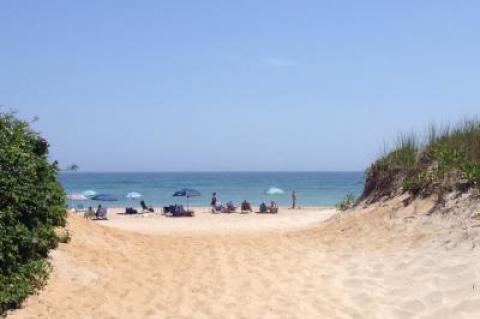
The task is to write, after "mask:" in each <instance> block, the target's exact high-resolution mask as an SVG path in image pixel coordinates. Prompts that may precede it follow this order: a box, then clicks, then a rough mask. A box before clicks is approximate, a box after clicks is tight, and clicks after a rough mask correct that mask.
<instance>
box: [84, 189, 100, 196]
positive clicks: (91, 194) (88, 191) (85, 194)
mask: <svg viewBox="0 0 480 319" xmlns="http://www.w3.org/2000/svg"><path fill="white" fill-rule="evenodd" d="M82 194H83V195H84V196H86V197H92V196H95V195H97V192H96V191H94V190H91V189H87V190H86V191H83V192H82Z"/></svg>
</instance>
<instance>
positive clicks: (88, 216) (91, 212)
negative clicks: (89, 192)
mask: <svg viewBox="0 0 480 319" xmlns="http://www.w3.org/2000/svg"><path fill="white" fill-rule="evenodd" d="M95 217H96V215H95V210H94V209H93V208H92V207H89V208H88V210H86V211H85V213H83V218H85V219H92V218H95Z"/></svg>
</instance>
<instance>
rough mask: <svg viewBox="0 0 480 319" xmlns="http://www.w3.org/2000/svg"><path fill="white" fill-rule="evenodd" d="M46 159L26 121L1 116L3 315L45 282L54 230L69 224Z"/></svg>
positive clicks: (54, 168) (0, 289) (52, 167)
mask: <svg viewBox="0 0 480 319" xmlns="http://www.w3.org/2000/svg"><path fill="white" fill-rule="evenodd" d="M47 155H48V143H47V141H46V140H44V139H42V138H41V137H40V136H39V135H38V134H37V133H36V132H34V131H33V130H32V129H31V128H30V127H29V124H28V123H27V122H24V121H21V120H18V119H16V118H15V117H14V115H12V114H10V113H0V314H2V313H4V312H5V311H6V310H7V309H9V308H12V307H17V306H19V304H20V302H21V301H22V299H23V298H25V297H26V296H27V295H28V294H29V293H31V292H32V291H33V290H34V289H35V288H36V287H38V286H39V284H40V283H41V282H42V281H43V280H44V278H45V277H46V274H47V273H48V271H47V266H46V263H45V261H44V258H45V257H47V254H48V251H49V250H50V249H52V248H54V247H55V246H56V244H57V242H58V238H57V236H56V235H55V232H54V227H55V226H62V225H65V215H66V210H65V194H64V192H63V189H62V187H61V185H60V183H59V182H58V180H57V164H56V163H53V164H50V163H49V162H48V160H47Z"/></svg>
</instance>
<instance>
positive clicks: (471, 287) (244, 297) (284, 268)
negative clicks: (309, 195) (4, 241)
mask: <svg viewBox="0 0 480 319" xmlns="http://www.w3.org/2000/svg"><path fill="white" fill-rule="evenodd" d="M412 207H413V208H409V209H404V210H392V207H380V208H378V209H369V210H366V211H360V212H356V213H353V214H350V215H348V216H343V217H341V218H339V219H337V220H334V221H331V222H329V223H327V224H322V225H318V223H319V222H321V221H322V220H324V219H325V218H328V217H330V216H331V212H323V213H322V212H319V211H318V210H315V211H309V210H305V211H301V212H295V213H298V214H299V215H300V217H296V218H299V219H301V218H302V217H301V216H303V214H305V216H306V217H305V218H306V220H307V221H305V223H299V224H297V225H295V227H293V229H290V228H285V227H284V228H282V227H280V226H279V225H285V222H286V220H288V218H290V217H289V215H288V214H293V213H294V212H285V213H284V214H286V215H285V216H282V214H279V215H278V216H268V217H264V216H262V217H259V216H258V215H253V214H252V215H250V216H221V217H220V216H212V215H210V214H205V216H203V217H200V216H198V222H199V223H200V224H202V225H203V223H204V222H205V223H207V224H208V222H209V221H210V223H211V225H212V229H214V231H210V232H208V231H206V229H207V228H202V227H204V226H202V227H200V229H202V231H189V229H190V228H189V227H191V226H190V224H189V223H191V221H182V220H179V219H177V220H173V221H170V220H169V221H165V219H161V218H156V217H154V218H138V219H137V220H135V221H133V218H131V219H128V220H127V219H121V217H118V218H117V217H113V218H112V220H111V221H110V222H109V224H108V225H102V224H100V223H95V222H92V221H85V220H83V219H82V218H78V217H75V216H73V217H70V219H69V221H70V225H69V227H70V229H71V232H72V235H73V240H72V242H71V243H70V244H68V245H62V246H61V247H60V248H59V249H57V250H56V251H54V252H53V254H52V262H53V265H54V271H53V273H52V277H51V279H50V281H49V284H48V285H47V286H46V287H45V289H44V290H43V291H42V292H41V293H40V294H39V295H37V296H33V297H31V298H29V299H28V300H27V302H26V303H25V305H24V308H23V309H21V310H18V311H16V312H14V313H11V314H10V315H9V318H96V319H98V318H477V317H480V250H479V247H480V242H479V241H478V229H479V228H473V227H467V229H465V228H462V225H461V224H459V222H458V221H456V220H445V218H440V217H439V218H433V217H426V216H425V212H426V211H427V209H428V203H427V204H425V203H422V204H419V205H417V206H412ZM310 214H311V215H310ZM315 214H317V220H316V221H314V220H313V217H312V216H313V215H315ZM217 217H220V218H223V220H222V221H219V220H218V218H217ZM196 218H197V217H195V219H196ZM215 218H217V220H214V219H215ZM228 218H230V219H228ZM239 218H244V220H243V221H244V222H245V223H246V225H248V224H249V223H251V220H254V221H255V223H258V224H263V225H264V226H265V228H264V229H263V231H259V229H256V231H253V232H252V231H246V230H247V229H248V227H246V226H245V227H244V226H238V225H229V223H232V224H238V223H239V222H238V219H239ZM275 218H277V219H275ZM263 219H264V220H263ZM283 219H284V220H283ZM192 220H194V219H192ZM275 220H277V221H280V222H279V224H276V222H275ZM122 221H123V222H125V221H126V224H123V223H122ZM171 222H172V223H173V222H179V223H178V225H177V226H178V227H179V229H181V230H182V231H179V230H178V229H177V230H176V231H175V232H169V231H168V230H169V227H170V226H168V225H169V223H171ZM160 223H164V224H163V226H159V224H160ZM165 223H166V224H165ZM148 224H150V225H151V228H153V229H154V230H152V229H150V230H148V231H145V232H142V227H145V226H146V225H148ZM272 224H274V227H273V228H272ZM132 225H133V226H132ZM165 225H166V226H165ZM267 225H268V227H267ZM205 227H206V226H205ZM127 229H128V230H127ZM190 230H191V229H190ZM226 230H228V231H226ZM233 230H237V231H233ZM477 246H478V247H477Z"/></svg>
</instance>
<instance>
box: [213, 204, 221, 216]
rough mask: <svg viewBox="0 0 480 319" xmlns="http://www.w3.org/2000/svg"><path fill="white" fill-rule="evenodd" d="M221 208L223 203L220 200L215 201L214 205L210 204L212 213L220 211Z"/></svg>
mask: <svg viewBox="0 0 480 319" xmlns="http://www.w3.org/2000/svg"><path fill="white" fill-rule="evenodd" d="M222 210H223V205H222V202H221V201H218V202H217V201H215V205H214V206H212V213H214V214H217V213H220V212H222Z"/></svg>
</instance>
